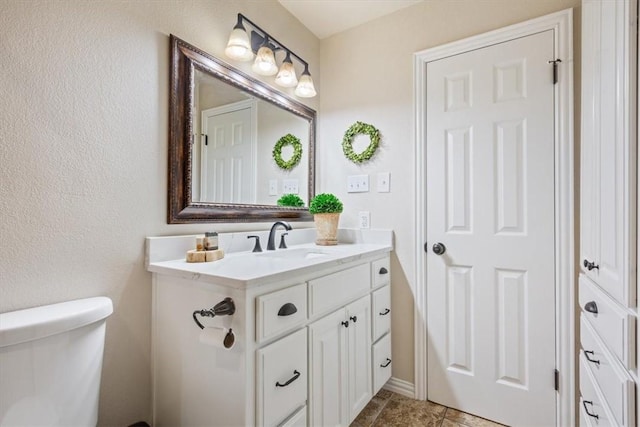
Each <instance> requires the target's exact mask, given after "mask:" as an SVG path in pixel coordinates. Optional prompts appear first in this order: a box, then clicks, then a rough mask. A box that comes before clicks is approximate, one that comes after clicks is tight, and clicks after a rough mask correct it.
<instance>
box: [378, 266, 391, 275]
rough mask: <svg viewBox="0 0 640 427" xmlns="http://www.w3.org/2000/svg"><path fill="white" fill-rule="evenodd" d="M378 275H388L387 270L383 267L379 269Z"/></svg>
mask: <svg viewBox="0 0 640 427" xmlns="http://www.w3.org/2000/svg"><path fill="white" fill-rule="evenodd" d="M378 273H379V274H388V273H389V270H387V269H386V268H385V267H381V268H380V271H378Z"/></svg>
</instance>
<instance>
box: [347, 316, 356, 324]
mask: <svg viewBox="0 0 640 427" xmlns="http://www.w3.org/2000/svg"><path fill="white" fill-rule="evenodd" d="M349 319H351V321H352V322H353V323H356V322H357V321H358V317H357V316H351V317H349Z"/></svg>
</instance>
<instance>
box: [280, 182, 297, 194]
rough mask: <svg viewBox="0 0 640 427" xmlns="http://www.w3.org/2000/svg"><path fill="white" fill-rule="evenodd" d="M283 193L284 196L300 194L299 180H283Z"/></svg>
mask: <svg viewBox="0 0 640 427" xmlns="http://www.w3.org/2000/svg"><path fill="white" fill-rule="evenodd" d="M282 192H283V193H284V194H298V180H297V179H283V180H282Z"/></svg>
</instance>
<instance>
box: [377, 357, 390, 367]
mask: <svg viewBox="0 0 640 427" xmlns="http://www.w3.org/2000/svg"><path fill="white" fill-rule="evenodd" d="M390 364H391V359H389V358H388V357H387V360H386V361H385V362H384V363H383V364H382V365H380V367H381V368H386V367H387V366H389V365H390Z"/></svg>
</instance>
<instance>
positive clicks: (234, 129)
mask: <svg viewBox="0 0 640 427" xmlns="http://www.w3.org/2000/svg"><path fill="white" fill-rule="evenodd" d="M255 117H256V102H255V101H254V100H248V101H241V102H237V103H233V104H229V105H226V106H223V107H217V108H210V109H206V110H204V111H202V138H204V141H202V143H201V148H202V150H201V154H200V156H201V159H202V160H201V170H200V198H199V200H200V201H203V202H217V203H244V204H247V203H248V204H253V203H255V202H256V194H255V190H256V120H255ZM194 187H195V186H194Z"/></svg>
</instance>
